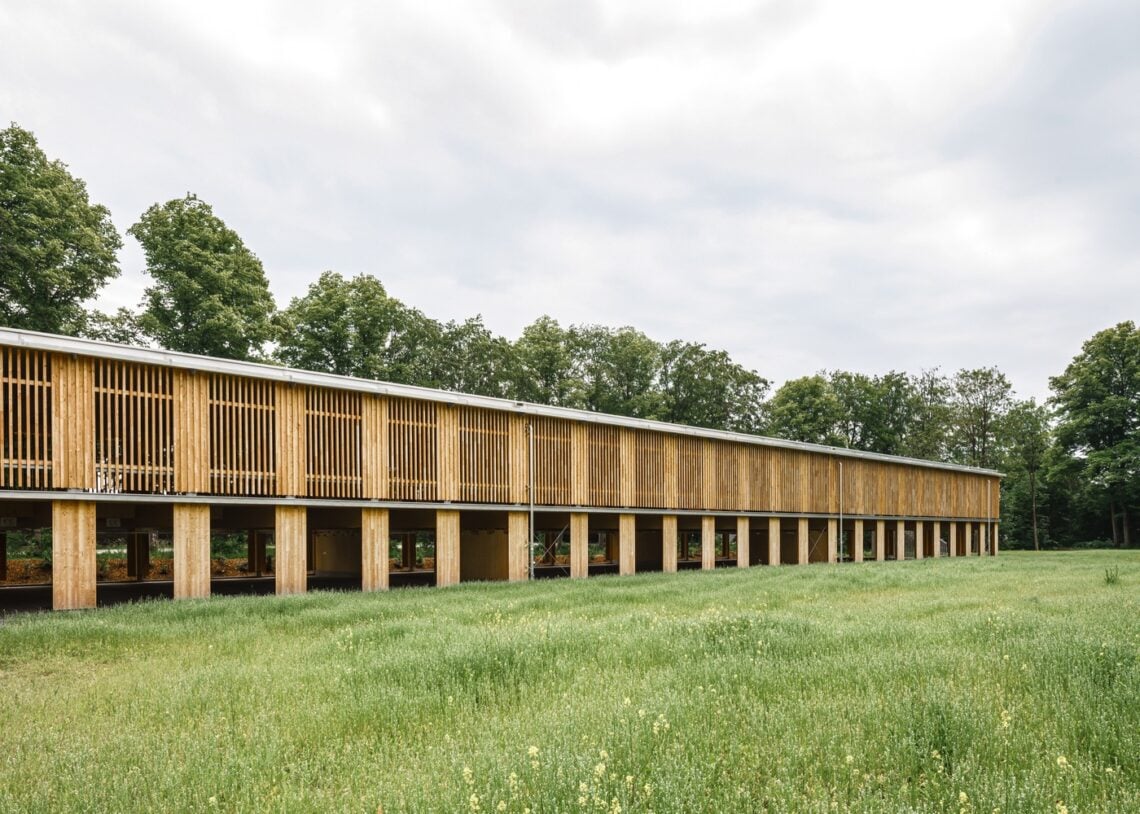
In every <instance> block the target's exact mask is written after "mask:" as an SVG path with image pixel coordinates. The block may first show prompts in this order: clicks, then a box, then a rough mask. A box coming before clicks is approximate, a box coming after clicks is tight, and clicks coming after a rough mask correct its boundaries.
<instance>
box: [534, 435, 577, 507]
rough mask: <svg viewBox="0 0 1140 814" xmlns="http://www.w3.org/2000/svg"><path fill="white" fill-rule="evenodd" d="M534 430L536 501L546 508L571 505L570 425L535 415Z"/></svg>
mask: <svg viewBox="0 0 1140 814" xmlns="http://www.w3.org/2000/svg"><path fill="white" fill-rule="evenodd" d="M531 420H532V423H533V427H534V480H535V484H534V491H535V502H537V503H538V504H540V505H544V506H558V505H563V506H565V505H569V504H570V503H571V502H572V501H571V495H570V476H571V462H570V427H571V425H570V422H569V421H563V420H562V419H558V418H545V417H541V416H536V417H535V418H533V419H531Z"/></svg>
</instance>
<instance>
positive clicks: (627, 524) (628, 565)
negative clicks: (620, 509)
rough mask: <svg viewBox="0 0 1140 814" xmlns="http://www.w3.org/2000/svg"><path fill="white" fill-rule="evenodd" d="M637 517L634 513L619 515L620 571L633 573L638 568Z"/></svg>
mask: <svg viewBox="0 0 1140 814" xmlns="http://www.w3.org/2000/svg"><path fill="white" fill-rule="evenodd" d="M636 541H637V518H636V517H635V516H634V515H632V514H621V515H618V573H619V574H622V575H626V574H632V573H634V572H635V571H636V570H637V550H636V548H637V542H636Z"/></svg>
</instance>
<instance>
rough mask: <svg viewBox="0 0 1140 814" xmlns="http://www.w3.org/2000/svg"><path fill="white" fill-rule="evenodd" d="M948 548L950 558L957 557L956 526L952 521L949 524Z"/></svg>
mask: <svg viewBox="0 0 1140 814" xmlns="http://www.w3.org/2000/svg"><path fill="white" fill-rule="evenodd" d="M948 548H949V550H950V556H951V557H957V556H958V524H957V523H955V522H953V521H951V522H950V537H949V546H948Z"/></svg>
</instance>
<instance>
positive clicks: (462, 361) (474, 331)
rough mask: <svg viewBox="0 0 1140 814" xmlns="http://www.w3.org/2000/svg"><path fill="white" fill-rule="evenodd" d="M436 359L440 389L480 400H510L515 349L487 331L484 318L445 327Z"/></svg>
mask: <svg viewBox="0 0 1140 814" xmlns="http://www.w3.org/2000/svg"><path fill="white" fill-rule="evenodd" d="M436 357H437V359H436V363H435V369H436V373H435V374H434V376H435V379H436V382H437V383H436V386H437V387H441V388H443V389H444V390H454V391H456V392H458V393H473V394H475V395H478V396H497V397H501V398H506V397H509V396H510V394H511V387H512V382H513V380H514V366H515V358H514V346H513V345H511V343H510V342H509V341H507V340H506V339H504V338H503V337H501V336H495V335H494V334H492V333H491V332H490V331H489V330H487V327H486V326H485V325H484V324H483V318H482V317H480V316H476V317H472V318H471V319H467V320H464V321H463V322H448V323H447V324H446V325H444V326H443V328H442V331H441V333H440V337H439V343H438V346H437V349H436Z"/></svg>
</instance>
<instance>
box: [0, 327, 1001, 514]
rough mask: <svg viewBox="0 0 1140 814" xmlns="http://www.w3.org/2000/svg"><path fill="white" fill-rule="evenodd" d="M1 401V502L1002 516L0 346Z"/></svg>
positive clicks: (342, 394) (499, 418) (830, 464)
mask: <svg viewBox="0 0 1140 814" xmlns="http://www.w3.org/2000/svg"><path fill="white" fill-rule="evenodd" d="M0 398H2V404H0V489H5V490H17V491H24V490H31V491H45V490H53V489H71V490H80V491H86V492H93V493H96V494H98V493H137V494H160V495H171V496H172V499H173V497H174V496H177V495H222V496H227V497H266V498H273V497H307V498H316V499H326V498H327V499H337V500H385V501H393V502H411V503H414V502H424V503H435V502H459V503H463V504H473V505H478V504H493V505H499V506H502V505H515V506H518V505H524V504H527V503H529V502H531V500H532V499H533V502H534V504H535V505H537V506H540V507H567V508H569V507H596V508H607V509H618V508H629V509H639V510H651V509H661V510H666V509H673V510H678V511H720V512H734V511H739V512H758V513H778V514H788V515H802V514H812V515H836V514H838V513H840V512H842V513H843V514H844V515H847V516H862V517H869V518H877V517H914V518H932V519H941V518H946V519H949V518H963V519H965V518H972V519H975V520H994V519H996V518H997V517H998V515H999V512H1000V503H999V493H1000V490H999V476H998V475H997V474H996V473H989V472H981V471H966V470H963V469H962V468H951V467H947V468H939V467H937V466H934V467H931V466H922V465H919V464H915V463H910V462H906V461H902V460H900V461H897V462H896V461H894V460H885V459H869V458H865V457H858V456H852V455H845V454H844V453H843V452H842V451H840V450H834V451H832V450H822V449H804V450H800V449H791V448H787V447H783V446H778V445H776V444H771V445H769V444H765V443H764V441H763V440H758V441H757V442H754V443H749V442H745V441H730V440H724V439H723V438H712V437H702V436H701V435H699V434H693V433H691V432H688V431H684V430H682V429H681V428H678V429H677V430H676V431H670V430H669V429H667V428H666V429H644V428H632V427H625V426H618V425H616V424H609V423H606V421H605V419H604V418H603V419H602V420H600V421H599V420H585V419H584V418H583V419H582V420H575V419H573V418H568V417H567V418H564V417H555V416H549V415H533V414H524V413H519V412H516V411H515V410H514V409H513V408H512V405H510V404H509V403H508V402H503V403H502V405H503V406H502V408H501V409H497V408H487V407H474V406H467V405H465V404H448V403H442V402H441V401H440V400H428V399H426V398H425V399H421V398H412V397H392V396H384V395H378V394H373V393H366V392H359V391H358V390H353V389H350V388H343V389H341V388H336V387H318V386H313V385H309V384H304V383H297V382H292V381H280V380H277V381H275V380H274V379H273V374H272V370H271V369H266V372H265V374H264V376H260V377H259V376H253V375H238V374H233V375H231V374H227V373H219V372H198V371H195V370H192V369H188V368H185V367H175V366H169V365H164V364H158V363H155V364H150V363H139V362H135V361H126V360H121V359H113V358H100V357H95V356H83V355H77V354H67V353H60V352H50V351H47V350H36V349H29V348H25V347H14V346H8V345H4V346H0ZM595 418H596V417H595ZM532 455H533V461H532V460H531V458H532ZM532 467H533V478H534V494H533V495H530V494H529V484H530V479H531V469H532Z"/></svg>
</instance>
